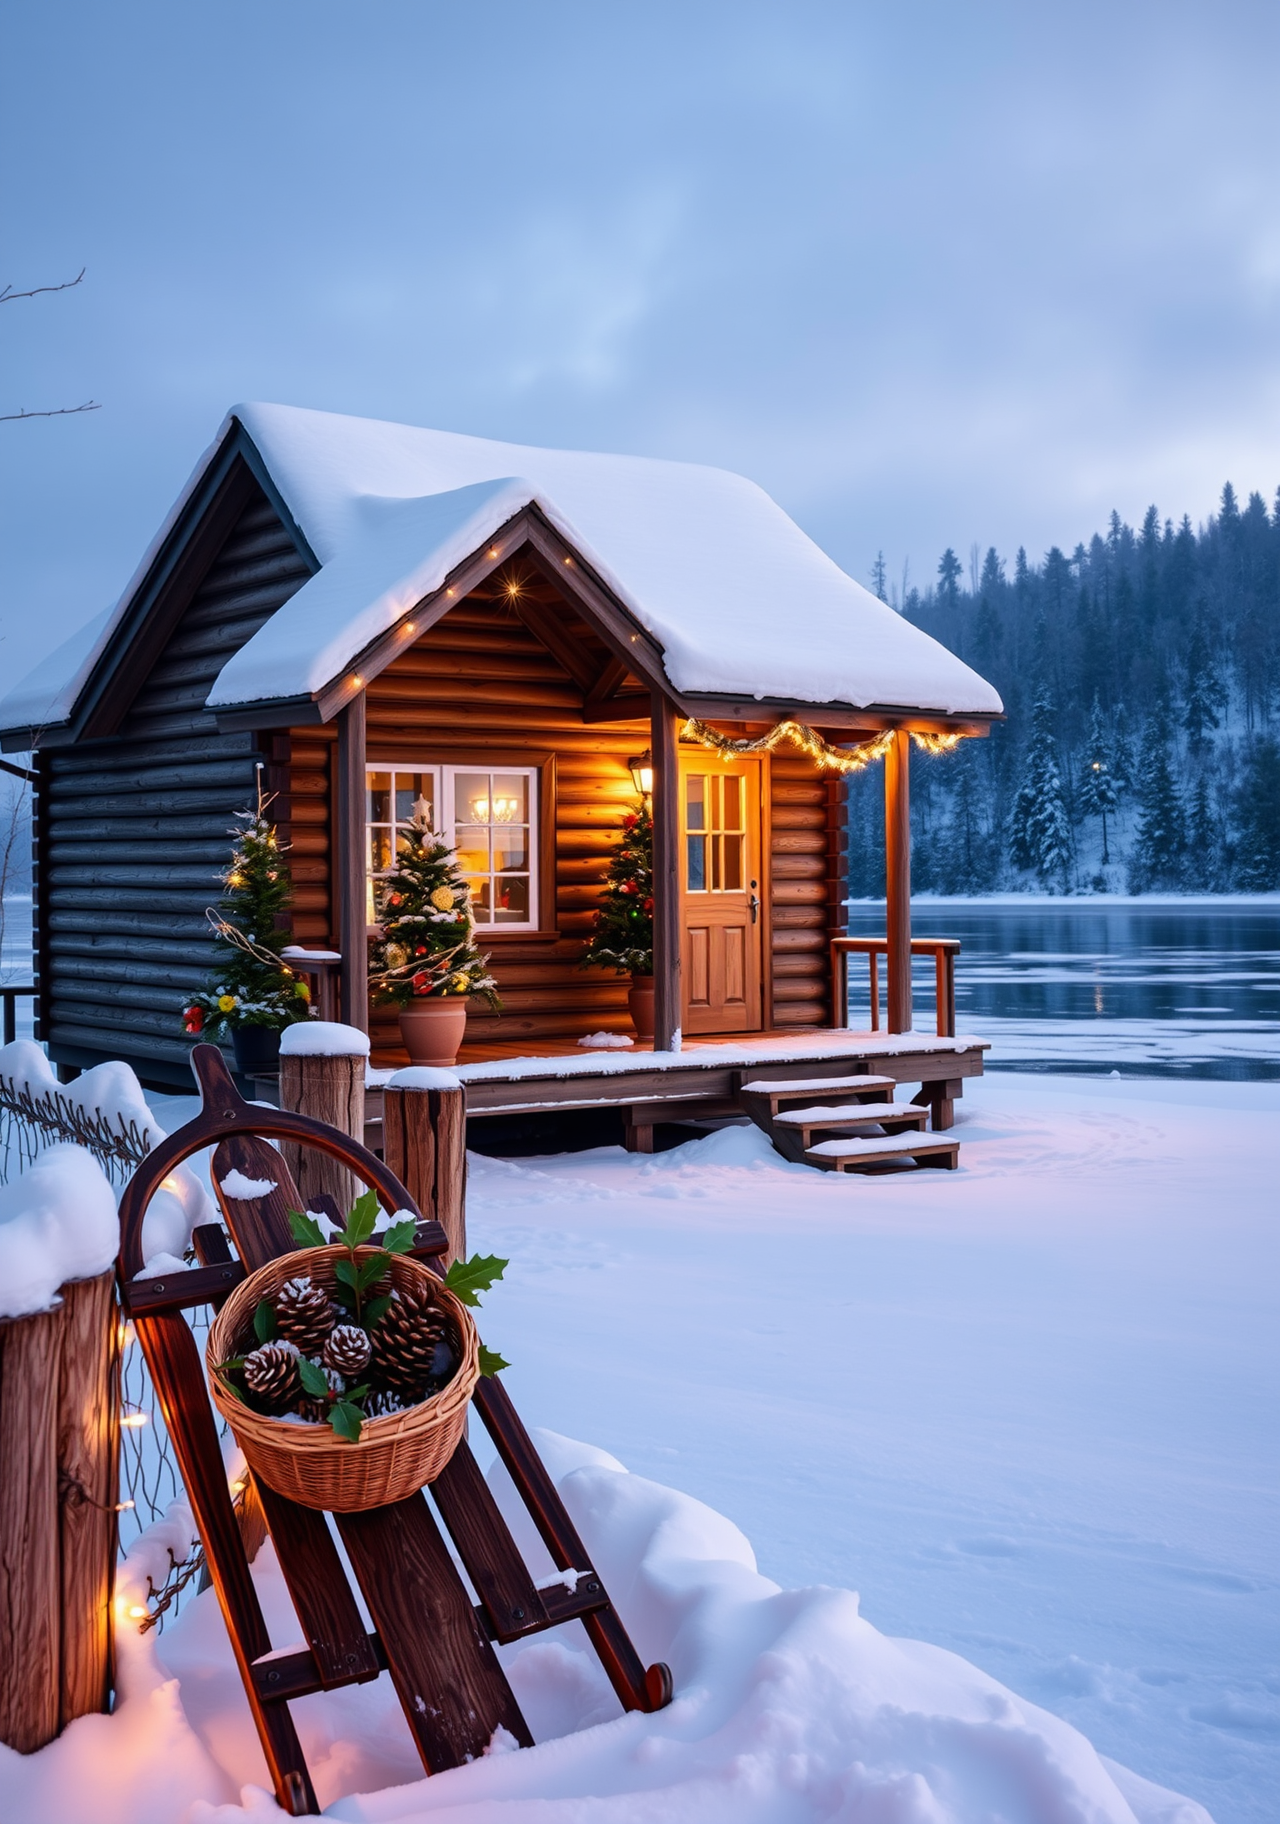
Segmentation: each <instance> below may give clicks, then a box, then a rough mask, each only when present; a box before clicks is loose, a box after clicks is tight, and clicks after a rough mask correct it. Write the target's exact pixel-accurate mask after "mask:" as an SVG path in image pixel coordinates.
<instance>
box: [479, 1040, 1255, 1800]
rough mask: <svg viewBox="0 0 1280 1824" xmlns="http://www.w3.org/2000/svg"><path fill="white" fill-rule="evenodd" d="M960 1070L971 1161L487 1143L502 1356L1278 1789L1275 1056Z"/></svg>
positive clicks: (766, 1514)
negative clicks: (1248, 1075)
mask: <svg viewBox="0 0 1280 1824" xmlns="http://www.w3.org/2000/svg"><path fill="white" fill-rule="evenodd" d="M960 1106H961V1121H960V1128H959V1137H960V1138H961V1139H962V1140H963V1142H964V1146H963V1148H962V1154H961V1157H962V1165H963V1169H962V1170H961V1171H960V1172H958V1173H956V1174H954V1175H952V1174H943V1173H941V1172H938V1173H932V1172H931V1173H924V1174H920V1175H919V1176H918V1177H913V1178H911V1179H907V1178H904V1177H898V1178H893V1179H879V1180H875V1179H870V1180H859V1181H854V1182H852V1183H850V1182H847V1181H844V1180H840V1179H836V1178H833V1177H826V1176H823V1177H818V1176H817V1175H816V1174H812V1173H810V1172H809V1171H808V1170H807V1168H805V1167H791V1166H788V1165H786V1164H784V1163H783V1162H781V1161H779V1160H778V1159H776V1157H775V1156H774V1155H773V1154H772V1153H771V1151H770V1149H769V1148H768V1147H767V1144H766V1143H765V1142H764V1141H763V1137H757V1136H755V1135H754V1134H750V1133H745V1132H742V1131H740V1130H729V1131H726V1132H724V1133H723V1134H721V1135H719V1136H715V1137H713V1138H711V1139H709V1140H706V1141H703V1142H700V1143H696V1144H695V1145H693V1146H690V1147H687V1148H683V1149H680V1150H678V1151H676V1152H673V1153H668V1154H664V1155H659V1156H657V1157H655V1158H653V1159H651V1160H641V1159H638V1158H635V1157H627V1156H626V1155H624V1154H622V1153H621V1152H616V1151H600V1152H595V1153H587V1154H578V1155H576V1156H570V1157H561V1158H558V1159H554V1160H543V1161H522V1162H520V1163H518V1164H504V1163H501V1162H493V1161H484V1160H481V1161H478V1162H477V1166H476V1169H475V1173H474V1176H473V1180H472V1190H471V1199H470V1210H471V1231H470V1232H471V1236H472V1240H473V1242H474V1244H475V1245H478V1246H480V1247H483V1248H485V1249H488V1248H495V1249H497V1250H498V1251H500V1252H502V1253H504V1254H509V1255H510V1256H511V1258H512V1267H511V1269H510V1274H509V1279H510V1286H509V1289H508V1290H507V1291H505V1292H504V1293H503V1294H502V1295H501V1296H500V1297H495V1298H493V1299H492V1300H491V1312H492V1315H491V1316H490V1318H489V1320H488V1328H489V1331H490V1332H491V1336H492V1340H493V1342H494V1344H495V1346H498V1347H500V1348H501V1349H502V1350H503V1352H504V1353H505V1354H506V1355H508V1356H509V1357H510V1358H511V1359H512V1361H513V1363H514V1367H513V1369H512V1371H511V1375H510V1383H511V1386H512V1390H513V1393H514V1394H515V1397H516V1399H517V1400H518V1402H519V1403H520V1405H521V1408H522V1410H525V1411H527V1412H529V1413H531V1414H533V1415H535V1416H536V1418H537V1419H538V1421H539V1422H540V1423H543V1424H548V1425H551V1426H553V1427H555V1428H556V1429H557V1430H559V1431H563V1432H567V1433H569V1434H571V1435H573V1436H576V1437H583V1438H590V1439H593V1440H595V1441H596V1442H598V1443H601V1444H603V1445H605V1446H606V1447H607V1448H608V1449H610V1450H611V1451H613V1452H615V1453H616V1454H617V1455H618V1456H620V1457H621V1458H622V1460H623V1461H624V1462H626V1463H627V1464H628V1466H629V1467H630V1468H631V1469H633V1470H635V1471H638V1472H641V1473H643V1474H646V1475H650V1476H653V1477H655V1478H658V1479H660V1480H662V1481H666V1482H670V1483H672V1484H674V1485H675V1486H677V1487H679V1488H681V1489H684V1490H686V1491H687V1492H688V1493H690V1494H693V1495H696V1496H698V1497H699V1498H700V1499H702V1500H704V1501H706V1502H708V1503H709V1504H710V1505H711V1506H712V1507H714V1508H716V1509H718V1510H719V1511H720V1512H721V1513H724V1514H727V1515H729V1516H730V1517H732V1519H733V1520H735V1521H736V1522H737V1524H738V1525H739V1526H740V1527H741V1528H742V1529H743V1531H744V1532H745V1533H746V1534H747V1536H748V1537H749V1538H750V1539H751V1541H752V1543H753V1545H754V1546H755V1549H756V1552H757V1555H758V1557H759V1561H760V1567H761V1569H762V1570H763V1571H764V1572H765V1573H766V1574H767V1575H769V1576H771V1577H775V1578H777V1579H778V1580H779V1581H780V1582H782V1583H784V1584H787V1585H799V1584H808V1583H816V1582H823V1583H832V1584H836V1585H840V1586H843V1587H846V1588H850V1589H856V1590H858V1591H860V1592H861V1597H862V1612H863V1614H864V1615H865V1616H866V1617H867V1618H868V1619H869V1620H871V1621H872V1622H874V1623H875V1625H876V1626H877V1627H879V1628H882V1629H884V1630H885V1631H886V1632H888V1633H890V1634H894V1635H910V1636H915V1637H917V1638H921V1639H926V1640H930V1641H933V1642H935V1643H938V1644H940V1645H943V1646H946V1647H949V1648H952V1649H953V1650H954V1651H956V1652H958V1653H961V1654H963V1655H964V1656H965V1657H966V1658H968V1659H971V1660H973V1661H974V1662H976V1663H977V1664H978V1665H980V1666H982V1667H983V1668H985V1669H986V1670H987V1671H989V1672H991V1673H993V1674H994V1675H995V1676H996V1677H997V1678H999V1679H1001V1680H1002V1681H1004V1682H1005V1683H1006V1684H1008V1685H1009V1686H1011V1687H1012V1688H1013V1689H1014V1690H1016V1691H1018V1692H1020V1693H1022V1694H1025V1695H1026V1696H1027V1697H1030V1698H1033V1699H1035V1700H1036V1701H1037V1702H1039V1703H1041V1704H1044V1705H1045V1706H1046V1707H1048V1708H1051V1709H1053V1710H1055V1711H1057V1712H1058V1713H1059V1714H1060V1715H1062V1716H1065V1717H1067V1718H1068V1719H1069V1720H1070V1721H1072V1722H1073V1723H1075V1724H1076V1725H1077V1726H1078V1727H1079V1728H1080V1729H1082V1730H1083V1731H1084V1732H1085V1733H1086V1734H1087V1735H1088V1736H1089V1737H1090V1739H1091V1740H1092V1741H1093V1742H1094V1743H1095V1744H1096V1745H1097V1746H1098V1747H1099V1748H1100V1749H1101V1751H1102V1752H1103V1753H1105V1754H1107V1755H1110V1756H1112V1757H1114V1758H1115V1759H1117V1760H1120V1761H1123V1762H1125V1763H1126V1764H1128V1765H1129V1766H1131V1767H1134V1768H1136V1769H1137V1770H1138V1771H1139V1772H1141V1773H1143V1774H1145V1775H1146V1776H1147V1777H1148V1778H1150V1779H1154V1780H1158V1781H1160V1782H1161V1783H1162V1784H1167V1785H1170V1786H1174V1787H1176V1788H1177V1789H1178V1790H1180V1791H1182V1792H1187V1793H1191V1794H1193V1795H1194V1796H1195V1797H1196V1798H1198V1799H1199V1800H1200V1801H1201V1802H1202V1803H1203V1804H1205V1805H1206V1806H1207V1807H1208V1809H1209V1810H1210V1811H1211V1812H1212V1813H1213V1815H1214V1817H1215V1819H1216V1820H1217V1821H1218V1824H1264V1821H1266V1824H1273V1820H1274V1819H1275V1818H1276V1817H1277V1815H1280V1653H1278V1652H1277V1643H1278V1642H1280V1600H1278V1599H1277V1589H1278V1587H1280V1575H1278V1573H1280V1563H1278V1562H1277V1544H1276V1542H1277V1538H1280V1530H1278V1527H1277V1521H1278V1520H1280V1513H1278V1512H1277V1507H1278V1505H1280V1503H1278V1501H1277V1494H1278V1492H1280V1478H1278V1477H1277V1470H1276V1461H1277V1459H1276V1443H1277V1426H1276V1408H1277V1380H1276V1367H1277V1356H1278V1355H1280V1311H1277V1309H1276V1307H1277V1305H1278V1304H1280V1293H1278V1290H1277V1272H1276V1268H1277V1265H1278V1264H1280V1261H1278V1259H1277V1256H1278V1255H1280V1248H1278V1246H1277V1215H1278V1214H1280V1203H1278V1202H1277V1195H1276V1188H1275V1187H1276V1184H1277V1181H1278V1179H1280V1122H1278V1121H1277V1119H1276V1117H1277V1114H1278V1113H1280V1087H1277V1086H1276V1085H1272V1084H1220V1083H1203V1082H1197V1083H1142V1082H1120V1081H1115V1080H1105V1079H1104V1080H1095V1081H1088V1082H1085V1081H1082V1080H1081V1079H1079V1078H1073V1079H1070V1080H1064V1079H1053V1078H1048V1077H1018V1076H1011V1075H1004V1076H999V1077H989V1078H987V1079H985V1080H983V1081H982V1082H980V1083H979V1084H977V1085H972V1086H970V1089H969V1093H968V1094H967V1096H966V1100H965V1102H964V1103H963V1104H961V1105H960ZM584 1364H589V1370H587V1371H584Z"/></svg>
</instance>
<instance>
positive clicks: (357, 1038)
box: [280, 1020, 369, 1211]
mask: <svg viewBox="0 0 1280 1824" xmlns="http://www.w3.org/2000/svg"><path fill="white" fill-rule="evenodd" d="M368 1062H369V1040H368V1036H367V1035H366V1034H365V1033H363V1032H359V1031H357V1029H356V1028H355V1027H354V1026H344V1025H340V1024H339V1023H338V1022H337V1021H336V1020H334V1021H329V1020H307V1021H305V1022H300V1023H299V1024H298V1025H296V1026H290V1027H288V1028H287V1029H286V1030H285V1032H284V1033H283V1034H282V1035H281V1039H280V1106H281V1108H287V1109H290V1110H292V1111H293V1113H295V1114H299V1115H310V1116H311V1118H312V1119H313V1120H314V1121H324V1122H327V1123H328V1125H329V1126H330V1127H336V1128H338V1129H339V1130H340V1131H341V1132H342V1133H344V1134H350V1135H351V1138H352V1139H353V1140H359V1141H362V1142H363V1140H364V1075H365V1069H366V1066H367V1065H368ZM280 1150H281V1153H282V1154H283V1156H284V1162H285V1165H286V1166H287V1167H288V1169H289V1172H290V1174H291V1176H292V1178H293V1181H294V1183H295V1184H296V1185H297V1187H298V1190H299V1191H300V1193H301V1194H302V1197H303V1199H304V1200H305V1199H307V1198H310V1197H314V1196H316V1195H317V1194H321V1193H326V1194H327V1195H328V1196H330V1197H332V1198H333V1200H334V1202H335V1203H336V1204H337V1206H338V1208H339V1209H340V1210H342V1211H346V1210H349V1209H350V1208H351V1205H352V1204H353V1203H354V1202H355V1199H356V1195H357V1192H358V1190H359V1189H360V1187H359V1186H358V1185H357V1184H356V1181H355V1179H354V1178H353V1177H352V1175H351V1173H350V1172H349V1171H348V1170H347V1168H346V1166H345V1165H341V1164H339V1162H338V1161H337V1160H336V1159H330V1158H329V1156H328V1155H327V1154H326V1153H321V1152H317V1151H316V1150H315V1148H314V1147H303V1146H298V1145H297V1144H296V1143H295V1142H293V1141H290V1140H284V1141H282V1142H281V1144H280Z"/></svg>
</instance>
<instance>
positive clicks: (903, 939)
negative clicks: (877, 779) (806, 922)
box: [884, 728, 911, 1032]
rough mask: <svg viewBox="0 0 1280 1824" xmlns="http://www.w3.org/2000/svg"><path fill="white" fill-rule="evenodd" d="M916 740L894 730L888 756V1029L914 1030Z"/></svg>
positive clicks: (904, 731)
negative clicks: (913, 789) (913, 758)
mask: <svg viewBox="0 0 1280 1824" xmlns="http://www.w3.org/2000/svg"><path fill="white" fill-rule="evenodd" d="M910 764H911V736H910V735H909V734H908V733H907V731H906V729H905V728H898V729H895V730H894V734H893V746H892V747H891V748H890V749H889V751H888V753H887V754H886V755H885V758H884V861H885V871H884V878H885V935H886V937H887V938H888V943H889V955H888V959H887V960H888V968H887V969H886V971H885V973H886V975H887V977H888V980H887V982H886V984H885V986H886V990H887V992H886V997H885V998H886V1000H887V1003H888V1006H887V1015H888V1018H887V1026H888V1030H889V1031H890V1032H910V1031H911V790H910Z"/></svg>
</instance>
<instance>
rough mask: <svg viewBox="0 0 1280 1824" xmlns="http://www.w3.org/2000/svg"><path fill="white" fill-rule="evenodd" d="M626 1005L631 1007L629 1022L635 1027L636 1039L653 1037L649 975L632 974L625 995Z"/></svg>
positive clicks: (651, 996)
mask: <svg viewBox="0 0 1280 1824" xmlns="http://www.w3.org/2000/svg"><path fill="white" fill-rule="evenodd" d="M627 1006H628V1007H629V1008H630V1009H631V1024H632V1025H633V1026H634V1027H635V1029H636V1037H637V1038H638V1039H652V1037H653V977H652V976H651V975H633V976H632V978H631V988H630V991H629V993H628V995H627Z"/></svg>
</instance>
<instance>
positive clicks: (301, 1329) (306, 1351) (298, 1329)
mask: <svg viewBox="0 0 1280 1824" xmlns="http://www.w3.org/2000/svg"><path fill="white" fill-rule="evenodd" d="M338 1317H339V1312H338V1308H337V1306H336V1305H335V1304H334V1303H333V1300H332V1299H331V1298H330V1297H329V1294H328V1293H327V1292H326V1291H325V1290H324V1288H323V1286H317V1285H316V1284H315V1283H314V1282H313V1281H312V1280H310V1279H303V1278H301V1277H299V1278H298V1279H289V1280H286V1281H285V1283H284V1285H282V1286H281V1288H280V1290H279V1291H278V1292H277V1293H276V1329H277V1330H278V1331H279V1332H280V1334H281V1336H282V1337H284V1339H285V1341H286V1342H290V1343H296V1344H297V1345H298V1348H299V1349H300V1350H301V1351H302V1353H303V1355H318V1354H319V1353H320V1350H321V1349H322V1348H323V1347H324V1340H325V1338H326V1337H327V1336H328V1334H329V1332H330V1331H331V1330H332V1329H333V1326H334V1325H335V1324H336V1323H337V1321H338Z"/></svg>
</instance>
